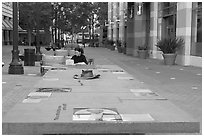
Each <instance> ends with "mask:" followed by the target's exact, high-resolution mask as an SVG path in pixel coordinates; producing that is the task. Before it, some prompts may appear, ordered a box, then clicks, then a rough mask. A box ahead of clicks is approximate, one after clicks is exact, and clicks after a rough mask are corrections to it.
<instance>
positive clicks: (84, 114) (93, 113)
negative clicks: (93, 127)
mask: <svg viewBox="0 0 204 137" xmlns="http://www.w3.org/2000/svg"><path fill="white" fill-rule="evenodd" d="M73 120H75V121H77V120H82V121H83V120H91V121H121V120H122V118H121V116H120V114H119V113H118V111H117V109H116V108H74V111H73Z"/></svg>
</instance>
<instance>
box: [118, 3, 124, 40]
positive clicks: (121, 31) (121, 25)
mask: <svg viewBox="0 0 204 137" xmlns="http://www.w3.org/2000/svg"><path fill="white" fill-rule="evenodd" d="M124 10H125V9H124V2H120V6H119V17H120V22H119V40H121V41H124V33H125V20H124Z"/></svg>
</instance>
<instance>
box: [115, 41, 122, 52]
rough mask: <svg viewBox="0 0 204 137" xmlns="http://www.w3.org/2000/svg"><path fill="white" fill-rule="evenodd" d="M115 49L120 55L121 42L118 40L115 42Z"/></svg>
mask: <svg viewBox="0 0 204 137" xmlns="http://www.w3.org/2000/svg"><path fill="white" fill-rule="evenodd" d="M116 43H117V49H118V53H122V42H121V41H120V40H117V42H116Z"/></svg>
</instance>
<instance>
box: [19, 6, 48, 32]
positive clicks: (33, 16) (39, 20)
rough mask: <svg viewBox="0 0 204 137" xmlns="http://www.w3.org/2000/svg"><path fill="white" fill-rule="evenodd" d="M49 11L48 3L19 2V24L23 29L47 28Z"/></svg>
mask: <svg viewBox="0 0 204 137" xmlns="http://www.w3.org/2000/svg"><path fill="white" fill-rule="evenodd" d="M51 10H52V9H51V5H50V3H48V2H43V3H40V2H19V24H20V26H21V27H22V28H23V29H31V30H33V29H35V28H36V27H37V26H38V27H39V28H49V26H50V25H51V23H52V22H51V19H50V15H51Z"/></svg>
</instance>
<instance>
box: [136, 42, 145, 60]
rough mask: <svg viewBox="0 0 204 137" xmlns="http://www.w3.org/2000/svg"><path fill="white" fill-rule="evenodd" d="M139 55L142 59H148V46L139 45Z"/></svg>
mask: <svg viewBox="0 0 204 137" xmlns="http://www.w3.org/2000/svg"><path fill="white" fill-rule="evenodd" d="M137 52H138V57H139V58H141V59H146V58H147V46H145V45H144V46H139V47H138V51H137Z"/></svg>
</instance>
